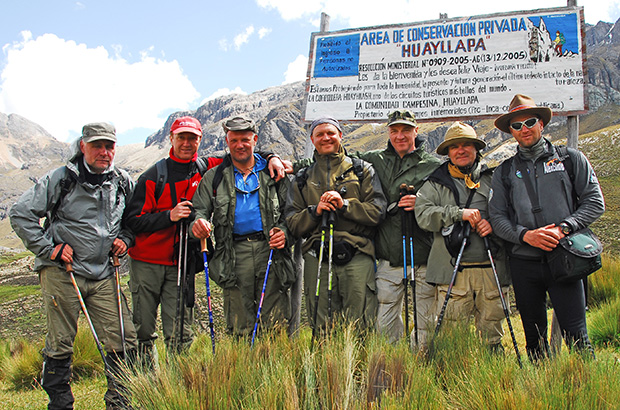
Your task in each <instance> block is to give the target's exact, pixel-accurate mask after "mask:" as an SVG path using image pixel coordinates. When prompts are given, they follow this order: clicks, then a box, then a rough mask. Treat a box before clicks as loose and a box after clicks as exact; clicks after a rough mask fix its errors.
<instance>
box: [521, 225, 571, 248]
mask: <svg viewBox="0 0 620 410" xmlns="http://www.w3.org/2000/svg"><path fill="white" fill-rule="evenodd" d="M563 237H564V234H563V233H562V230H561V229H560V227H558V226H555V224H550V225H547V226H543V227H540V228H537V229H532V230H530V231H527V232H526V233H525V235H523V241H524V242H525V243H527V244H528V245H531V246H533V247H535V248H539V249H542V250H543V251H552V250H554V249H555V248H556V246H558V243H559V242H560V239H562V238H563Z"/></svg>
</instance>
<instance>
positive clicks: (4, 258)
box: [0, 251, 34, 265]
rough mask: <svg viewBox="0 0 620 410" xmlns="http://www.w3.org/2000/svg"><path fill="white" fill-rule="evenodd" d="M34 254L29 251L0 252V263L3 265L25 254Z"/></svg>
mask: <svg viewBox="0 0 620 410" xmlns="http://www.w3.org/2000/svg"><path fill="white" fill-rule="evenodd" d="M33 255H34V254H33V253H32V252H30V251H23V252H18V253H12V252H6V253H5V252H2V253H0V265H5V264H7V263H11V262H15V261H17V260H20V259H22V258H25V257H27V256H33Z"/></svg>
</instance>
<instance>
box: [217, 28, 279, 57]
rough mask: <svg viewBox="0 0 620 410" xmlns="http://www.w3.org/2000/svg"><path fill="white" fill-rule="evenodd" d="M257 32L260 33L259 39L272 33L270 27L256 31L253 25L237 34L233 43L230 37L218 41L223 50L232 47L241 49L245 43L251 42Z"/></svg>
mask: <svg viewBox="0 0 620 410" xmlns="http://www.w3.org/2000/svg"><path fill="white" fill-rule="evenodd" d="M254 33H256V34H257V35H258V39H259V40H262V39H263V38H265V37H266V36H267V35H268V34H269V33H271V29H270V28H268V27H261V28H259V29H258V31H256V30H255V29H254V26H253V25H250V26H247V27H246V28H245V29H244V30H243V31H242V32H241V33H239V34H237V35H236V36H235V37H234V39H233V40H232V44H231V42H230V41H229V40H228V39H225V38H223V39H221V40H220V41H219V42H218V43H219V46H220V49H221V50H223V51H228V50H230V49H231V47H234V48H235V50H237V51H239V50H240V49H241V47H242V46H243V45H244V44H247V43H249V42H250V39H251V38H252V36H253V35H254Z"/></svg>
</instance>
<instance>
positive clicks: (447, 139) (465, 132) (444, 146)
mask: <svg viewBox="0 0 620 410" xmlns="http://www.w3.org/2000/svg"><path fill="white" fill-rule="evenodd" d="M460 142H473V143H474V146H475V147H476V149H477V150H478V151H480V150H482V149H484V148H486V146H487V143H486V142H484V141H482V140H481V139H480V138H478V135H476V130H474V128H473V127H472V126H471V125H468V124H465V123H464V122H461V121H457V122H455V123H453V124H452V125H451V126H450V128H448V131H446V135H445V136H444V139H443V142H442V143H441V144H439V146H438V147H437V153H438V154H439V155H448V147H450V145H454V144H458V143H460Z"/></svg>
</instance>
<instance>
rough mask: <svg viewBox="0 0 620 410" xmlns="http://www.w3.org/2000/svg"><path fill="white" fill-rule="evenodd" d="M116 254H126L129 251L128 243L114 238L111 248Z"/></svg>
mask: <svg viewBox="0 0 620 410" xmlns="http://www.w3.org/2000/svg"><path fill="white" fill-rule="evenodd" d="M110 250H111V251H112V253H113V254H114V255H116V256H121V255H124V254H125V252H127V244H126V243H125V242H124V241H123V240H122V239H118V238H116V239H114V242H112V248H111V249H110Z"/></svg>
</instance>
